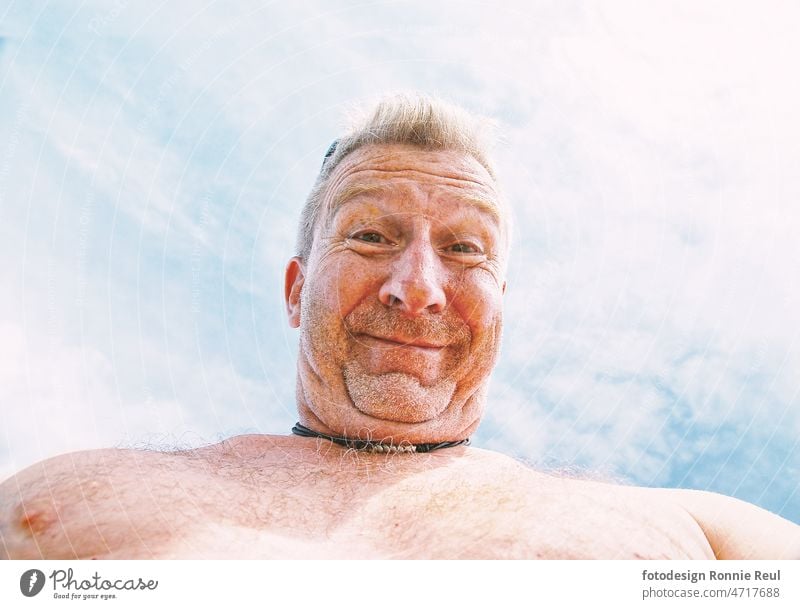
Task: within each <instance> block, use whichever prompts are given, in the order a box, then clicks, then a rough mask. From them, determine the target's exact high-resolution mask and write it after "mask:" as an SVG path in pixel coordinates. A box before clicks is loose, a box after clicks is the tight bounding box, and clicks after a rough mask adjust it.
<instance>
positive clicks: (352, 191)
mask: <svg viewBox="0 0 800 609" xmlns="http://www.w3.org/2000/svg"><path fill="white" fill-rule="evenodd" d="M391 191H392V187H391V186H387V185H385V184H350V185H348V186H345V187H344V188H342V189H341V190H340V191H339V192H337V193H336V194H335V195H334V196H333V199H332V200H331V206H330V209H329V211H328V218H330V219H331V220H332V219H333V218H334V216H335V215H336V213H337V212H338V211H339V209H340V208H341V207H342V206H343V205H344V204H345V203H348V202H349V201H351V200H353V199H355V198H356V197H360V196H362V195H366V194H382V193H387V192H391ZM448 196H450V197H451V198H453V199H456V200H457V201H460V202H462V203H466V204H467V205H472V206H474V207H476V208H478V209H479V210H480V211H482V212H484V213H486V214H488V215H489V216H491V217H492V219H493V220H494V221H495V222H496V223H497V225H498V226H500V225H501V224H502V215H501V213H500V207H499V205H498V203H497V201H496V200H495V199H493V198H492V197H489V196H484V195H482V194H480V193H453V194H451V195H448Z"/></svg>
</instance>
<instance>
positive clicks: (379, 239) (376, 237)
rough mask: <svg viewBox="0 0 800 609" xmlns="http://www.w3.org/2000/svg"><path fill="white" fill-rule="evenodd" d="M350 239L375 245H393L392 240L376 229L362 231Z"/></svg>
mask: <svg viewBox="0 0 800 609" xmlns="http://www.w3.org/2000/svg"><path fill="white" fill-rule="evenodd" d="M350 239H352V240H354V241H358V242H360V243H369V244H374V245H392V242H391V241H389V239H387V238H386V237H384V236H383V235H382V234H380V233H378V232H375V231H363V232H360V233H356V234H355V235H353V236H352V237H350Z"/></svg>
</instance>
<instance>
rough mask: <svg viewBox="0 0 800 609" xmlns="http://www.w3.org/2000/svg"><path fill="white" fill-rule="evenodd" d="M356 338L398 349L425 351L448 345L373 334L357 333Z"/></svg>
mask: <svg viewBox="0 0 800 609" xmlns="http://www.w3.org/2000/svg"><path fill="white" fill-rule="evenodd" d="M356 338H357V339H359V340H363V341H364V342H366V343H376V344H377V346H381V347H383V348H384V349H396V348H401V347H413V348H415V349H424V350H425V351H431V352H435V351H440V350H442V349H444V348H445V347H446V346H447V345H439V344H436V343H432V342H428V341H425V340H420V339H410V340H405V339H402V338H394V337H393V338H387V337H382V336H372V335H371V334H357V335H356Z"/></svg>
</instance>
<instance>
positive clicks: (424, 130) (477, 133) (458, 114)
mask: <svg viewBox="0 0 800 609" xmlns="http://www.w3.org/2000/svg"><path fill="white" fill-rule="evenodd" d="M494 133H495V129H494V122H493V121H491V120H489V119H486V118H484V117H481V116H476V115H473V114H470V113H469V112H467V111H466V110H464V109H463V108H460V107H458V106H455V105H453V104H450V103H448V102H445V101H443V100H441V99H438V98H436V97H431V96H428V95H423V94H417V93H414V94H399V95H393V96H390V97H385V98H383V99H381V100H380V101H379V102H378V103H377V105H376V106H375V107H374V108H373V109H372V110H371V111H369V110H366V111H365V110H364V109H362V110H360V111H357V112H356V113H354V115H353V119H352V120H351V123H350V127H349V129H348V131H347V133H346V134H345V135H344V136H343V137H341V138H339V139H337V140H336V141H335V142H334V143H333V144H332V145H331V147H330V148H329V149H328V153H327V154H326V155H325V160H324V162H323V164H322V168H321V169H320V172H319V175H318V176H317V180H316V182H315V183H314V187H313V188H312V189H311V193H310V194H309V195H308V198H307V199H306V203H305V206H304V207H303V212H302V214H301V216H300V228H299V231H298V235H297V244H296V254H297V256H298V257H300V258H302V259H303V260H307V259H308V256H309V254H310V253H311V246H312V244H313V241H314V229H315V227H316V225H317V222H318V220H319V217H320V212H321V210H322V201H323V198H324V194H325V189H326V188H327V186H328V179H329V178H330V176H331V174H332V173H333V170H334V169H335V168H336V166H337V165H338V164H339V163H340V162H341V161H342V159H343V158H344V157H346V156H347V155H348V154H350V153H351V152H353V151H354V150H357V149H358V148H361V147H362V146H366V145H369V144H408V145H412V146H418V147H420V148H423V149H425V150H454V151H458V152H464V153H466V154H469V155H471V156H472V157H473V158H475V160H477V161H478V162H479V163H480V164H481V165H483V166H484V167H485V168H486V170H487V171H488V172H489V175H490V176H491V177H492V179H495V180H496V176H495V171H494V168H493V166H492V164H491V162H490V160H489V156H488V155H489V152H490V150H491V147H492V145H493V143H494Z"/></svg>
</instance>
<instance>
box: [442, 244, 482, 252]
mask: <svg viewBox="0 0 800 609" xmlns="http://www.w3.org/2000/svg"><path fill="white" fill-rule="evenodd" d="M448 249H449V250H450V251H451V252H453V253H454V254H481V253H482V252H481V248H480V247H478V246H477V245H475V244H473V243H464V242H461V243H454V244H453V245H451V246H450V247H449V248H448Z"/></svg>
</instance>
